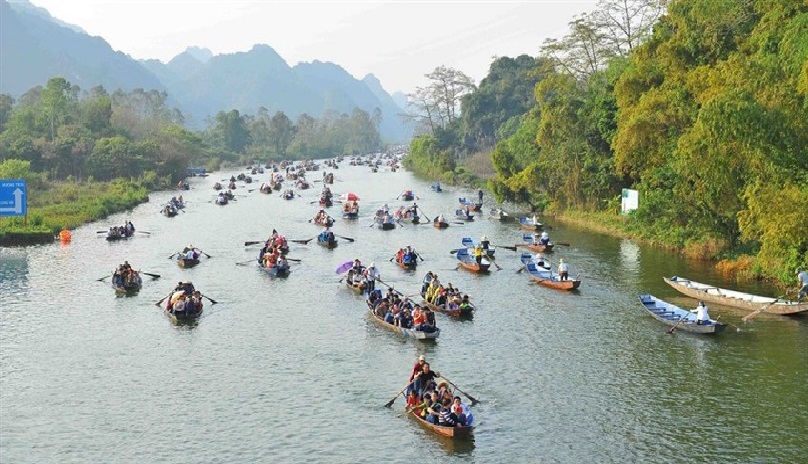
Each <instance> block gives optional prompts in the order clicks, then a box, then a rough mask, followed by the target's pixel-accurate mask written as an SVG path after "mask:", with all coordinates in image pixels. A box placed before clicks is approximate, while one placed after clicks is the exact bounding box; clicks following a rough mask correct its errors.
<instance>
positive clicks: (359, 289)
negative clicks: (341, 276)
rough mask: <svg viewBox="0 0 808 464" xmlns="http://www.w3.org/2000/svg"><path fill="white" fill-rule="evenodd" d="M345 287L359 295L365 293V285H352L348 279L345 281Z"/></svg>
mask: <svg viewBox="0 0 808 464" xmlns="http://www.w3.org/2000/svg"><path fill="white" fill-rule="evenodd" d="M345 286H346V287H348V288H350V289H351V290H353V291H354V292H355V293H358V294H360V295H361V294H362V292H363V291H365V284H363V283H358V284H354V283H353V282H351V281H350V280H349V279H348V278H346V279H345Z"/></svg>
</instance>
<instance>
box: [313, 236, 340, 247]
mask: <svg viewBox="0 0 808 464" xmlns="http://www.w3.org/2000/svg"><path fill="white" fill-rule="evenodd" d="M317 244H318V245H320V246H321V247H325V248H328V249H329V250H333V249H334V248H336V247H337V245H338V244H339V242H337V239H335V238H334V239H331V240H328V239H326V240H320V237H319V236H318V237H317Z"/></svg>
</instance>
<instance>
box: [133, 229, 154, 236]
mask: <svg viewBox="0 0 808 464" xmlns="http://www.w3.org/2000/svg"><path fill="white" fill-rule="evenodd" d="M135 232H140V233H141V234H149V235H151V232H146V231H145V230H136V231H135Z"/></svg>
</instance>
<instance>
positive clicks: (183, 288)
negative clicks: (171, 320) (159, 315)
mask: <svg viewBox="0 0 808 464" xmlns="http://www.w3.org/2000/svg"><path fill="white" fill-rule="evenodd" d="M202 307H203V304H202V293H200V292H199V290H196V289H195V288H194V284H192V283H191V282H177V286H176V287H174V290H172V292H171V296H170V297H169V298H168V299H167V301H166V311H168V312H169V313H171V314H173V315H174V316H175V317H177V318H179V319H182V318H189V317H194V316H196V315H198V314H199V313H201V312H202Z"/></svg>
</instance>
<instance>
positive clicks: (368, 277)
mask: <svg viewBox="0 0 808 464" xmlns="http://www.w3.org/2000/svg"><path fill="white" fill-rule="evenodd" d="M381 278H382V273H381V272H379V269H378V268H377V267H376V263H370V267H368V268H367V269H365V289H366V291H367V292H368V294H370V293H373V290H375V289H376V281H377V280H381Z"/></svg>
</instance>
